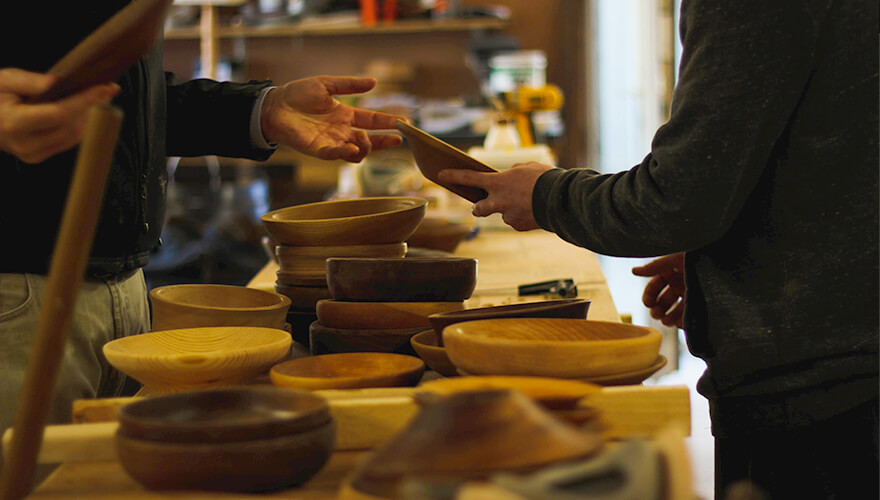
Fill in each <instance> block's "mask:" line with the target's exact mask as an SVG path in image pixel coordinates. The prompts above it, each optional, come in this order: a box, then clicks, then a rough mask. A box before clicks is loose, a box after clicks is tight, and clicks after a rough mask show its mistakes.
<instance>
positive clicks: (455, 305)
mask: <svg viewBox="0 0 880 500" xmlns="http://www.w3.org/2000/svg"><path fill="white" fill-rule="evenodd" d="M461 309H464V302H463V301H458V302H349V301H341V300H332V299H331V300H321V301H319V302H318V305H317V308H316V311H317V314H318V321H320V322H321V324H322V325H324V326H328V327H330V328H355V329H383V330H385V329H387V330H394V329H401V328H420V327H429V326H431V324H430V323H429V322H428V316H430V315H431V314H434V313H439V312H446V311H459V310H461Z"/></svg>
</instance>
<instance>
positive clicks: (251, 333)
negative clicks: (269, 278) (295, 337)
mask: <svg viewBox="0 0 880 500" xmlns="http://www.w3.org/2000/svg"><path fill="white" fill-rule="evenodd" d="M291 342H292V340H291V337H290V334H289V333H288V332H286V331H284V330H277V329H273V328H260V327H248V326H237V327H204V328H184V329H180V330H165V331H159V332H150V333H143V334H140V335H133V336H130V337H123V338H120V339H116V340H111V341H110V342H107V343H106V344H104V348H103V351H104V356H105V357H106V358H107V361H108V362H109V363H110V364H111V365H113V366H114V367H116V368H117V369H118V370H119V371H121V372H123V373H125V374H127V375H129V376H131V377H133V378H135V379H136V380H138V381H139V382H141V383H142V384H144V389H145V390H147V391H148V392H149V393H151V394H160V393H168V392H180V391H184V390H192V389H204V388H209V387H220V386H230V385H237V384H242V383H245V382H247V381H248V380H250V379H252V378H254V377H255V376H257V375H259V374H260V373H263V372H265V371H267V370H268V369H269V368H270V367H271V366H272V365H274V364H275V363H277V362H278V361H280V360H282V359H284V358H285V357H286V356H288V355H289V353H290V345H291Z"/></svg>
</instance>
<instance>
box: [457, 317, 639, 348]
mask: <svg viewBox="0 0 880 500" xmlns="http://www.w3.org/2000/svg"><path fill="white" fill-rule="evenodd" d="M450 329H451V331H456V332H459V333H461V334H464V335H476V336H480V337H487V338H493V339H509V340H517V341H526V342H530V341H534V342H542V341H553V342H583V341H589V342H601V341H621V340H628V339H636V338H641V337H645V336H647V335H650V334H651V333H652V332H654V330H652V329H650V328H646V327H640V326H635V325H630V324H625V323H614V322H610V321H589V320H577V319H568V318H501V319H484V320H476V321H466V322H461V323H455V324H453V325H450V326H448V327H446V329H445V330H444V332H449V331H450Z"/></svg>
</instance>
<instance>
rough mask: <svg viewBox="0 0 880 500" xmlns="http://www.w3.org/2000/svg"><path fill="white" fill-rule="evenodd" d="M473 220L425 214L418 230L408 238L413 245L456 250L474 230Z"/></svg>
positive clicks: (432, 248)
mask: <svg viewBox="0 0 880 500" xmlns="http://www.w3.org/2000/svg"><path fill="white" fill-rule="evenodd" d="M474 226H475V223H474V221H473V220H464V221H462V220H458V219H453V218H449V217H439V216H434V217H432V216H430V215H427V216H425V218H424V219H422V223H421V224H419V227H418V228H416V232H414V233H413V234H412V236H410V237H409V239H408V240H406V242H407V244H409V245H410V246H412V247H418V248H428V249H431V250H441V251H444V252H450V253H452V252H454V251H455V249H456V248H458V245H459V244H460V243H461V242H462V240H464V239H465V237H467V235H469V234H470V233H471V231H473V230H474Z"/></svg>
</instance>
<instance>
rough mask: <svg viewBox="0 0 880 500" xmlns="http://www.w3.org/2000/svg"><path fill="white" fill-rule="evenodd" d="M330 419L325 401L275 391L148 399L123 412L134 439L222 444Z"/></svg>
mask: <svg viewBox="0 0 880 500" xmlns="http://www.w3.org/2000/svg"><path fill="white" fill-rule="evenodd" d="M330 420H331V416H330V407H329V405H328V404H327V401H326V400H324V398H321V397H319V396H316V395H314V394H311V393H310V392H306V391H283V390H280V389H277V388H274V387H234V388H222V389H204V390H199V391H188V392H182V393H178V394H168V395H163V396H155V397H151V398H144V399H141V400H138V401H135V402H133V403H129V404H127V405H125V406H122V407H121V408H120V409H119V433H120V434H121V435H123V436H125V437H128V438H132V439H145V440H148V441H165V442H176V443H224V442H233V441H249V440H255V439H269V438H272V437H276V436H282V435H290V434H296V433H300V432H305V431H309V430H312V429H314V428H316V427H318V426H321V425H324V424H326V423H327V422H329V421H330Z"/></svg>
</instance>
